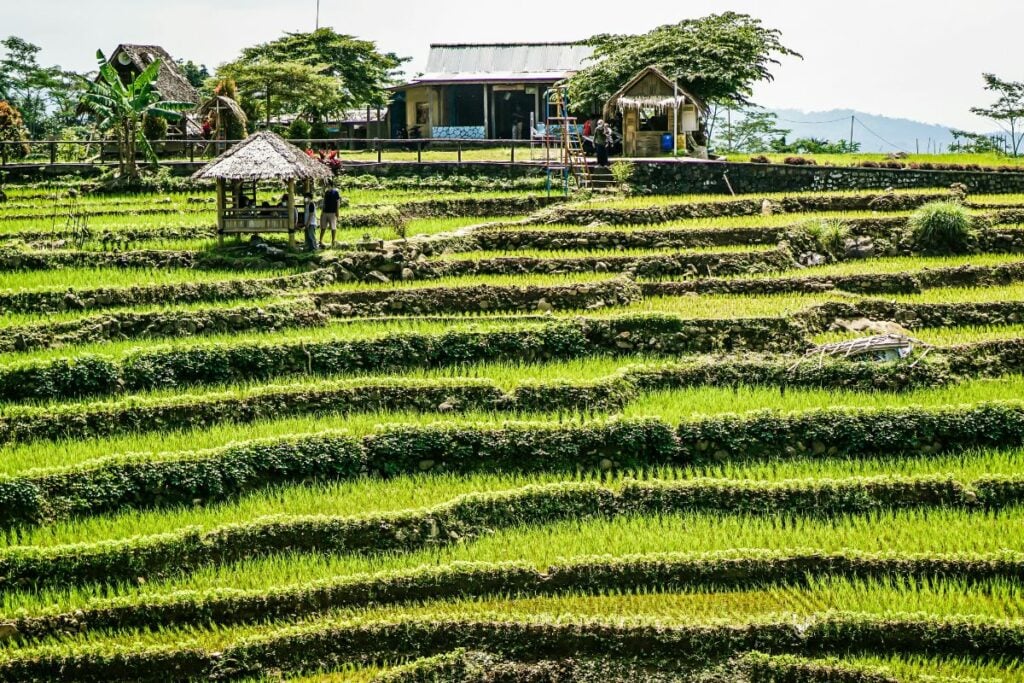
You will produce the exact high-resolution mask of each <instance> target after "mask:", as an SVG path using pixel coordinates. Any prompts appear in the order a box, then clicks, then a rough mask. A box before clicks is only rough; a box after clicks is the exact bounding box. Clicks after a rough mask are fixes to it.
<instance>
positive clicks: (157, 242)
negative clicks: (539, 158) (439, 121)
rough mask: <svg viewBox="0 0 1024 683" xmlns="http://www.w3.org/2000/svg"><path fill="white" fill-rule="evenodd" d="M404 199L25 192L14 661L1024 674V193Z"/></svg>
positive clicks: (1, 303) (184, 672)
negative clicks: (236, 203)
mask: <svg viewBox="0 0 1024 683" xmlns="http://www.w3.org/2000/svg"><path fill="white" fill-rule="evenodd" d="M429 190H430V188H429V186H428V187H424V188H423V189H421V190H416V189H410V188H404V187H403V188H402V189H392V190H388V189H379V190H373V189H367V190H358V191H353V192H352V193H351V196H350V197H349V198H350V208H349V210H348V211H349V212H350V213H351V214H352V215H353V216H358V225H355V226H352V227H349V228H346V229H345V230H344V231H343V237H344V241H348V240H349V239H350V238H351V240H353V241H361V240H364V238H369V239H371V240H386V242H385V244H384V245H383V247H382V248H379V249H377V250H374V251H358V250H356V249H355V247H354V246H351V245H347V244H346V245H345V246H343V247H341V248H338V249H335V250H329V251H326V252H321V253H319V254H316V255H307V254H302V253H291V252H288V251H287V250H283V251H278V248H279V247H281V246H282V245H281V242H280V241H275V242H273V244H272V246H273V248H272V249H270V250H268V249H266V248H265V247H258V246H254V245H251V244H249V243H248V242H247V241H242V242H241V243H235V242H233V241H229V242H228V244H227V245H226V246H225V247H218V246H217V245H216V238H215V236H214V235H213V233H212V232H211V231H210V229H209V226H210V225H212V223H213V213H212V210H211V208H212V207H211V206H210V202H209V199H210V194H209V192H207V191H205V190H196V191H195V192H189V193H184V194H180V195H178V194H172V195H130V196H129V195H125V196H117V197H110V196H107V197H94V196H89V195H84V196H82V197H81V198H79V199H78V200H77V201H78V204H79V206H80V207H81V208H82V210H83V211H84V212H85V213H88V214H89V220H88V225H89V226H90V229H92V230H93V232H92V233H90V234H81V235H63V234H62V230H63V228H62V227H61V226H62V225H63V224H62V223H61V221H62V220H64V219H62V218H54V216H53V215H49V214H47V210H51V213H52V205H53V199H52V196H51V195H50V194H47V193H53V192H57V193H58V194H59V193H60V192H61V190H59V189H58V190H53V189H52V188H51V189H49V190H45V191H41V190H38V189H34V188H11V189H9V190H8V195H9V197H10V202H9V203H8V204H7V205H6V206H5V205H0V239H3V240H4V244H5V249H3V250H0V532H2V533H0V681H47V680H62V681H113V680H131V681H206V680H237V681H253V682H254V681H282V680H287V681H306V682H313V681H320V682H325V681H331V682H336V683H340V682H346V683H353V682H356V681H360V682H371V681H372V682H375V683H385V682H391V683H399V682H413V681H466V682H468V681H523V682H525V681H598V680H600V681H637V682H641V681H650V682H654V681H702V682H704V683H719V682H721V683H724V682H725V681H745V682H747V683H754V682H768V681H794V682H796V681H801V682H807V683H818V682H821V683H828V682H831V681H837V682H848V681H857V682H863V683H897V682H898V683H903V682H907V683H909V682H911V681H915V682H923V681H930V682H935V681H944V682H947V683H952V682H958V683H960V682H964V681H979V682H980V681H985V682H1009V681H1024V663H1022V661H1024V654H1022V653H1024V593H1022V590H1024V589H1022V588H1021V583H1020V579H1021V577H1022V576H1024V534H1022V533H1021V531H1020V530H1021V528H1022V525H1024V474H1022V471H1024V403H1022V402H1021V396H1024V338H1022V337H1024V332H1022V331H1024V239H1022V237H1024V231H1022V230H1021V229H1020V227H1019V224H1020V221H1021V216H1020V214H1019V213H1018V212H1019V211H1020V210H1021V209H1022V208H1024V197H1013V196H988V197H969V198H968V203H969V206H968V209H967V210H968V212H969V213H970V215H971V216H972V217H973V220H974V221H975V225H976V227H977V231H978V232H977V235H976V236H975V237H976V239H975V240H974V241H973V242H972V244H971V247H970V250H969V251H968V252H967V253H956V254H953V253H940V254H936V253H928V254H924V253H921V252H919V251H918V250H917V249H916V248H915V246H914V243H913V242H912V241H910V238H909V237H907V234H908V233H907V232H906V231H907V228H906V225H907V223H908V221H909V220H910V218H911V216H912V215H913V212H914V211H915V210H916V209H917V207H918V206H919V205H920V204H922V203H924V202H927V201H932V200H935V199H936V198H941V197H942V196H943V195H944V194H945V191H944V190H934V191H918V192H911V193H900V194H894V195H893V194H890V195H886V196H881V197H878V196H872V195H869V194H857V193H846V194H838V195H827V196H826V195H791V196H787V195H782V194H779V195H771V196H768V197H739V198H722V197H697V196H687V197H655V198H647V197H642V198H612V199H593V200H588V201H586V202H578V203H577V202H561V203H556V204H555V205H553V206H542V204H547V203H548V202H547V201H540V200H539V199H537V198H534V197H532V196H531V195H530V194H529V192H528V191H526V190H510V191H509V192H493V193H482V192H480V193H472V192H462V193H454V192H448V193H445V194H443V195H441V194H431V193H430V191H429ZM268 196H269V195H268ZM765 199H767V200H768V202H769V204H770V205H771V206H774V207H777V208H778V210H777V211H772V212H771V213H772V215H763V213H764V207H765V205H764V203H763V201H762V200H765ZM441 200H445V201H447V202H448V203H447V204H445V203H444V202H443V201H441ZM431 202H433V203H431ZM33 212H34V213H33ZM395 216H398V217H400V222H399V223H396V222H394V221H395ZM822 219H828V220H830V221H839V222H840V223H842V224H843V226H844V228H843V230H844V233H843V239H845V242H842V244H841V246H843V247H844V249H845V251H842V250H840V252H837V253H831V254H818V253H816V251H815V250H816V249H817V248H818V247H819V246H821V245H819V244H818V243H817V242H815V241H814V240H815V239H817V238H815V237H813V235H814V231H813V229H811V230H809V229H808V228H807V227H806V226H808V225H813V224H820V223H821V221H822ZM353 220H356V219H353ZM829 225H835V223H834V222H833V223H829ZM399 232H402V233H403V234H404V235H405V238H404V239H399V237H400V235H399ZM100 233H104V234H106V235H107V237H101V236H100ZM117 235H121V237H123V238H124V239H121V238H120V237H117ZM27 236H32V237H31V238H27ZM111 236H114V237H111ZM841 241H842V240H841ZM370 246H371V245H364V248H369V247H370ZM821 248H822V249H824V247H823V246H821ZM879 331H889V332H893V331H895V332H899V333H901V334H905V335H909V336H911V337H913V338H914V339H916V340H918V342H915V343H918V344H919V346H917V347H916V348H915V349H914V350H913V352H912V353H910V355H909V356H907V357H906V358H900V359H894V360H893V359H888V360H881V359H857V358H848V357H845V356H843V355H839V356H838V357H831V356H829V357H826V356H822V355H821V354H820V353H818V352H817V349H816V347H815V345H816V344H823V343H832V342H839V341H845V340H850V339H854V338H856V337H858V336H863V335H865V334H872V333H874V332H879ZM808 352H809V353H808ZM805 354H808V355H805Z"/></svg>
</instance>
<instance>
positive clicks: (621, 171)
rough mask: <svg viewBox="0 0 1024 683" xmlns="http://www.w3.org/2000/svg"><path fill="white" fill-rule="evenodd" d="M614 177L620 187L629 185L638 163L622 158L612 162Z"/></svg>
mask: <svg viewBox="0 0 1024 683" xmlns="http://www.w3.org/2000/svg"><path fill="white" fill-rule="evenodd" d="M611 173H612V177H613V178H615V182H617V183H618V184H619V186H620V187H628V186H629V183H630V181H631V180H633V175H634V174H635V173H636V164H635V163H633V162H632V161H628V160H623V159H620V160H618V161H615V162H613V163H612V166H611Z"/></svg>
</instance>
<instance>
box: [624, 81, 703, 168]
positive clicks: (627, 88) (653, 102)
mask: <svg viewBox="0 0 1024 683" xmlns="http://www.w3.org/2000/svg"><path fill="white" fill-rule="evenodd" d="M705 111H706V108H705V105H704V103H703V102H701V101H700V99H699V98H697V97H696V96H695V95H693V94H692V93H691V92H689V91H688V90H687V89H686V88H684V87H682V86H680V85H679V84H678V83H677V82H676V81H674V80H672V79H671V78H669V77H668V76H667V75H665V72H663V71H662V70H661V69H659V68H657V67H654V66H649V67H647V68H646V69H644V70H643V71H641V72H640V73H638V74H637V75H636V76H634V77H633V78H631V79H630V80H629V82H628V83H626V84H625V85H624V86H622V87H621V88H619V90H618V91H617V92H616V93H615V94H613V95H612V96H611V97H610V98H609V99H608V102H606V103H605V107H604V115H605V118H614V117H615V115H616V114H617V113H619V114H621V115H622V138H623V153H624V154H625V155H626V156H630V157H636V156H655V155H657V154H658V153H659V152H660V151H662V149H663V148H662V145H663V144H664V142H663V141H664V138H665V136H669V137H670V138H672V139H671V140H670V142H671V143H672V145H673V146H675V145H676V144H677V142H678V141H677V140H675V137H677V136H678V137H683V136H685V135H686V134H688V133H693V132H695V131H697V130H699V129H700V120H701V118H703V117H704V115H705ZM669 151H671V150H669Z"/></svg>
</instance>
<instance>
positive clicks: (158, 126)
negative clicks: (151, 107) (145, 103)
mask: <svg viewBox="0 0 1024 683" xmlns="http://www.w3.org/2000/svg"><path fill="white" fill-rule="evenodd" d="M142 134H143V135H144V136H146V139H147V140H149V141H150V142H151V143H152V142H155V141H157V140H166V139H167V119H165V118H164V117H162V116H145V117H144V118H143V119H142Z"/></svg>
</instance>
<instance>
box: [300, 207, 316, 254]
mask: <svg viewBox="0 0 1024 683" xmlns="http://www.w3.org/2000/svg"><path fill="white" fill-rule="evenodd" d="M303 199H304V203H305V207H304V216H303V217H304V219H305V227H306V251H316V226H317V221H316V202H314V201H313V193H312V192H307V193H306V195H305V197H303Z"/></svg>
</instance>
